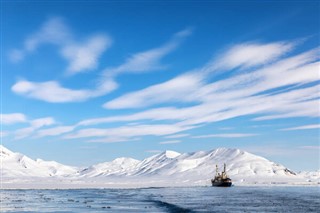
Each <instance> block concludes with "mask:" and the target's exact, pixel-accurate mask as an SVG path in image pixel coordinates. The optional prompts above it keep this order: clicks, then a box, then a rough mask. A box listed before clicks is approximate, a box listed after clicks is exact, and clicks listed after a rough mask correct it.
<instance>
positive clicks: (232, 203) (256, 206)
mask: <svg viewBox="0 0 320 213" xmlns="http://www.w3.org/2000/svg"><path fill="white" fill-rule="evenodd" d="M0 201H1V211H0V212H169V213H170V212H171V213H173V212H221V213H222V212H297V213H302V212H320V187H293V186H290V187H283V186H279V187H277V186H272V187H248V186H233V187H230V188H216V187H185V188H141V189H70V190H66V189H64V190H1V200H0Z"/></svg>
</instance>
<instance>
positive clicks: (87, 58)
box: [61, 35, 112, 74]
mask: <svg viewBox="0 0 320 213" xmlns="http://www.w3.org/2000/svg"><path fill="white" fill-rule="evenodd" d="M111 43H112V42H111V39H110V38H109V37H108V36H106V35H95V36H92V37H91V38H89V39H88V40H87V41H86V42H85V43H82V44H69V45H66V46H65V47H63V49H62V51H61V52H62V55H63V56H64V57H65V58H66V59H67V60H68V61H69V66H68V68H67V72H68V73H69V74H74V73H78V72H83V71H86V70H92V69H95V68H97V66H98V60H99V57H100V55H101V54H102V53H103V52H104V51H105V50H106V49H107V48H108V47H109V46H110V45H111Z"/></svg>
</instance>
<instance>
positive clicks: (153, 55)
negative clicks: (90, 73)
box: [104, 28, 192, 77]
mask: <svg viewBox="0 0 320 213" xmlns="http://www.w3.org/2000/svg"><path fill="white" fill-rule="evenodd" d="M191 33H192V29H190V28H187V29H185V30H183V31H180V32H178V33H176V34H175V35H174V36H173V37H172V38H171V40H169V41H168V42H167V43H165V44H164V45H162V46H160V47H157V48H154V49H151V50H147V51H144V52H139V53H136V54H134V55H132V56H130V57H129V58H127V59H126V61H125V62H124V63H123V64H121V65H119V66H118V67H111V68H106V69H105V70H104V74H105V76H107V77H114V76H117V75H119V74H121V73H141V72H150V71H154V70H159V69H164V68H165V67H166V66H165V65H162V64H161V59H162V58H164V57H165V56H166V55H168V54H169V53H171V52H172V51H173V50H175V49H176V48H177V47H178V45H179V44H180V43H181V42H182V41H183V39H184V38H186V37H187V36H189V35H190V34H191Z"/></svg>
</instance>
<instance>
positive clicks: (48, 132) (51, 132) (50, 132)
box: [36, 126, 75, 137]
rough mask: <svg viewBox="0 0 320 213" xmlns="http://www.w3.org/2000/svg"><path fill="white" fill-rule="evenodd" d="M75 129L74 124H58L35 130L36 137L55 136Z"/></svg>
mask: <svg viewBox="0 0 320 213" xmlns="http://www.w3.org/2000/svg"><path fill="white" fill-rule="evenodd" d="M74 129H75V126H58V127H53V128H49V129H42V130H39V131H38V132H37V136H36V137H46V136H57V135H61V134H64V133H68V132H71V131H73V130H74Z"/></svg>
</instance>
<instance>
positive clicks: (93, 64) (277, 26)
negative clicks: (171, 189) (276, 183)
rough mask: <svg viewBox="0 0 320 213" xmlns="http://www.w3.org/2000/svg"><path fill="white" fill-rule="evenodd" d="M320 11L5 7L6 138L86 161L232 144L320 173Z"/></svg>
mask: <svg viewBox="0 0 320 213" xmlns="http://www.w3.org/2000/svg"><path fill="white" fill-rule="evenodd" d="M319 6H320V5H319V2H310V1H309V2H307V3H306V2H295V3H290V4H289V3H288V2H280V3H276V2H262V3H261V2H259V3H258V2H253V1H248V2H241V3H240V2H239V3H237V2H174V3H169V2H153V3H147V2H132V3H129V2H123V3H115V2H104V1H97V2H92V3H90V2H85V1H81V2H80V1H79V2H76V1H69V2H67V1H66V2H63V1H60V2H53V1H47V2H36V1H34V2H32V1H28V2H22V1H2V2H1V7H2V24H1V26H2V29H1V34H2V47H1V53H2V54H1V57H2V67H1V75H2V78H1V97H2V102H1V121H2V122H1V142H2V144H3V145H4V146H6V147H7V148H9V149H12V150H14V151H18V152H21V153H24V154H26V155H28V156H30V157H33V158H42V159H45V160H55V161H58V162H61V163H65V164H70V165H78V166H85V165H90V164H94V163H98V162H103V161H109V160H112V159H114V158H116V157H122V156H127V157H133V158H137V159H143V158H145V157H148V156H150V155H153V154H155V153H157V152H160V151H163V150H175V151H178V152H192V151H199V150H211V149H215V148H218V147H230V148H239V149H243V150H246V151H249V152H252V153H255V154H258V155H262V156H264V157H267V158H268V159H270V160H273V161H275V162H278V163H281V164H284V165H286V166H288V167H289V168H291V169H295V170H316V169H319V164H320V162H319V161H320V159H319V152H320V145H319V128H320V125H319V114H320V112H319V111H320V110H319V89H320V86H319V81H320V74H319V39H320V36H319V26H320V21H319Z"/></svg>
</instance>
